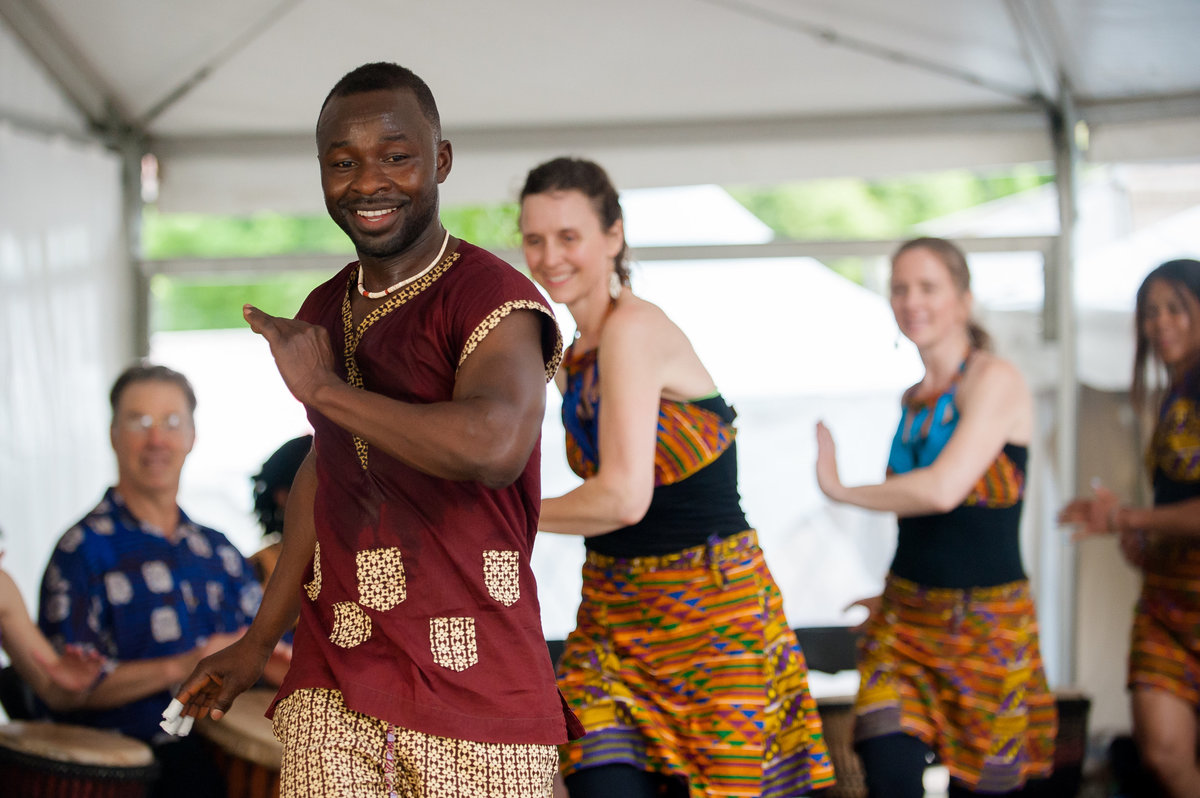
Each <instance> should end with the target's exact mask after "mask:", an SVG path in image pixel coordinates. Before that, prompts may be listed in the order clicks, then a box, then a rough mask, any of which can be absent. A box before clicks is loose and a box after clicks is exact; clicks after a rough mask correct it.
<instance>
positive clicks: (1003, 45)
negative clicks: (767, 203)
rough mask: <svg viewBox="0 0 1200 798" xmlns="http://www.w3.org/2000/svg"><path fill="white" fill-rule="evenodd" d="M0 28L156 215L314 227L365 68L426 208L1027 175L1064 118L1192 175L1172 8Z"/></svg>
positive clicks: (104, 11)
mask: <svg viewBox="0 0 1200 798" xmlns="http://www.w3.org/2000/svg"><path fill="white" fill-rule="evenodd" d="M0 19H2V20H4V21H6V22H7V26H8V28H9V29H10V30H11V35H0V54H2V53H3V52H4V51H5V50H7V49H8V48H11V47H13V46H14V44H15V42H16V41H18V40H19V41H21V42H23V44H24V47H26V48H27V49H28V51H29V52H30V53H32V55H33V57H34V60H36V61H38V62H40V63H41V64H42V65H43V67H44V68H45V71H46V73H47V74H48V75H49V77H50V79H51V80H52V81H53V82H55V83H57V84H59V85H60V86H61V87H62V88H63V89H64V91H65V94H66V96H67V97H68V98H70V100H71V103H72V104H73V105H74V106H75V107H76V108H77V109H79V110H80V111H82V113H83V115H84V117H85V118H86V120H88V123H90V125H91V126H92V127H94V128H97V129H106V130H108V131H109V133H111V134H114V137H115V138H116V139H118V140H121V139H122V138H128V137H130V136H133V137H138V136H144V137H145V140H146V142H147V146H148V147H149V149H150V150H151V151H153V152H154V153H156V154H157V155H158V156H159V158H160V160H161V163H162V195H161V200H160V202H161V205H162V207H163V208H164V209H166V210H205V211H214V212H224V213H229V212H248V211H255V210H260V209H274V210H280V211H314V212H319V210H320V206H319V204H318V201H319V197H318V192H316V191H315V190H314V180H315V170H314V168H313V145H312V130H313V125H314V122H315V117H316V112H317V109H318V107H319V105H320V103H321V100H322V98H323V97H324V94H325V92H326V91H327V90H328V89H329V87H330V86H331V85H332V84H333V82H334V81H335V80H336V79H337V78H338V77H340V76H341V75H342V74H343V73H344V72H346V71H347V70H349V69H351V68H353V67H355V66H357V65H358V64H361V63H364V62H366V61H371V60H391V61H397V62H399V63H402V64H405V65H407V66H410V67H412V68H413V69H414V70H415V71H416V72H417V73H418V74H420V75H422V76H423V77H424V78H425V79H426V80H427V81H428V82H429V83H430V85H431V86H432V88H433V90H434V93H435V95H436V96H437V98H438V101H439V104H440V107H441V112H442V117H443V120H444V125H445V130H446V134H447V136H448V137H449V138H450V139H451V140H452V141H453V142H454V144H455V147H456V155H457V165H456V168H455V174H454V175H453V176H452V177H451V179H450V180H449V181H448V183H447V184H446V187H445V192H446V194H445V196H446V200H447V201H449V202H456V201H479V200H486V201H494V200H497V199H508V198H511V196H512V194H513V192H514V190H515V187H516V181H517V180H518V179H519V177H520V176H521V175H522V174H523V173H524V170H526V169H528V168H529V166H530V165H531V164H533V163H534V162H536V161H537V160H539V159H542V158H545V157H548V156H553V155H556V154H560V153H562V152H573V153H583V154H587V155H589V156H591V157H595V158H597V159H598V160H600V161H602V162H603V163H605V164H606V165H607V166H608V167H609V168H610V170H611V171H612V172H613V174H614V177H615V178H616V180H617V182H618V183H619V184H620V185H622V186H623V187H636V186H653V185H684V184H695V183H725V184H730V183H744V182H776V181H782V180H795V179H801V178H807V177H813V176H830V175H848V174H854V175H864V174H866V175H872V174H887V173H896V172H910V171H918V170H925V169H936V168H946V167H957V166H972V167H978V166H987V165H995V164H1006V163H1013V162H1028V161H1046V160H1050V159H1051V158H1052V156H1053V146H1052V140H1051V136H1050V135H1049V131H1050V128H1051V127H1052V125H1053V120H1054V119H1055V118H1057V116H1059V115H1061V114H1062V113H1063V112H1064V111H1065V112H1068V118H1069V113H1070V112H1074V113H1076V114H1078V115H1079V117H1080V118H1082V119H1083V120H1085V121H1087V122H1088V123H1089V124H1090V126H1091V136H1090V141H1091V146H1092V152H1093V154H1094V156H1095V157H1097V158H1098V159H1100V160H1120V159H1127V158H1164V157H1195V156H1198V155H1200V48H1196V47H1195V41H1196V38H1197V34H1200V4H1197V3H1196V2H1194V0H1090V1H1089V2H1081V1H1080V0H977V1H976V2H969V3H964V2H961V1H960V0H910V1H909V2H905V3H892V2H887V0H837V2H832V1H831V0H803V2H797V1H796V0H657V2H653V3H646V2H638V1H637V0H610V2H606V3H561V2H555V1H554V0H514V2H510V3H504V4H500V5H496V4H491V3H482V2H478V0H443V2H438V3H417V2H398V1H397V0H338V2H333V0H210V2H205V3H185V2H180V1H178V0H167V1H165V2H158V3H145V2H141V0H0ZM8 60H11V59H4V61H6V62H7V61H8ZM5 65H6V66H7V63H6V64H5ZM7 75H12V77H11V78H9V77H7ZM25 79H26V76H25V75H21V74H13V73H11V72H8V71H6V78H5V79H4V80H3V81H2V83H3V84H4V85H3V86H2V87H0V118H2V117H8V118H9V119H15V120H19V121H21V122H22V123H24V124H27V125H35V126H41V127H43V128H48V129H54V128H60V129H62V128H65V129H74V130H76V131H77V132H78V130H79V125H78V123H77V122H75V121H73V120H72V119H71V114H68V113H65V112H64V109H63V108H61V107H58V108H47V107H45V104H44V103H38V104H36V105H35V106H30V104H28V103H26V102H24V99H25V97H24V94H23V92H22V87H21V84H22V83H23V82H24V80H25Z"/></svg>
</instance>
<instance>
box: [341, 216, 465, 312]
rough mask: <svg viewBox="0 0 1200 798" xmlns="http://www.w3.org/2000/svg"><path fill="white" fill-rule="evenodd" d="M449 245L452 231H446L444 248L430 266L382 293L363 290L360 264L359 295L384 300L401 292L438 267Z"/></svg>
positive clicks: (443, 242)
mask: <svg viewBox="0 0 1200 798" xmlns="http://www.w3.org/2000/svg"><path fill="white" fill-rule="evenodd" d="M448 243H450V231H449V230H447V231H446V237H445V238H443V239H442V248H441V249H439V250H438V254H437V255H436V256H435V257H434V259H433V260H432V261H430V263H429V265H428V266H426V267H425V268H424V269H421V271H419V272H417V273H416V274H414V275H413V276H412V277H405V278H404V279H403V280H401V281H400V282H398V283H396V284H395V285H393V286H389V287H388V288H385V289H383V290H382V291H368V290H367V289H365V288H363V267H362V264H361V263H360V264H358V293H360V294H362V295H363V296H365V297H366V298H367V299H383V298H384V297H385V296H387V295H388V294H390V293H392V292H394V291H399V290H400V289H401V288H403V287H404V286H406V285H408V284H409V283H411V282H412V281H414V280H418V279H420V278H422V277H424V276H425V275H426V274H428V273H429V270H430V269H432V268H433V267H434V266H437V264H438V261H440V260H441V259H442V255H444V254H446V245H447V244H448Z"/></svg>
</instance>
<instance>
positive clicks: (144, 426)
mask: <svg viewBox="0 0 1200 798" xmlns="http://www.w3.org/2000/svg"><path fill="white" fill-rule="evenodd" d="M110 435H111V437H112V446H113V451H114V452H116V455H117V480H118V484H119V485H120V486H121V487H122V488H124V489H125V490H129V491H136V492H139V493H154V492H159V491H163V490H171V491H173V492H174V491H176V490H178V487H179V474H180V472H181V471H182V470H183V461H184V460H185V459H186V458H187V456H188V453H189V452H190V451H191V450H192V444H194V443H195V441H196V432H195V428H194V427H193V425H192V413H191V410H190V409H189V408H188V401H187V396H186V395H185V394H184V392H183V389H182V388H180V387H179V386H178V385H176V384H175V383H173V382H164V381H162V380H145V381H143V382H134V383H130V384H129V385H128V386H127V387H126V388H125V390H124V391H123V392H122V393H121V397H120V398H119V399H118V400H117V408H116V411H115V413H114V415H113V424H112V429H111V431H110Z"/></svg>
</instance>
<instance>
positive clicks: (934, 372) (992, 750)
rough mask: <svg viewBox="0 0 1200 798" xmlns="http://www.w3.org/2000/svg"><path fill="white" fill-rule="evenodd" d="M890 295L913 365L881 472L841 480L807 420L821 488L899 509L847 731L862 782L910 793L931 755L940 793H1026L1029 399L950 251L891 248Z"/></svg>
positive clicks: (915, 243) (1035, 649)
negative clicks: (1023, 526)
mask: <svg viewBox="0 0 1200 798" xmlns="http://www.w3.org/2000/svg"><path fill="white" fill-rule="evenodd" d="M890 293H891V302H892V312H893V313H894V314H895V316H896V324H897V326H899V328H900V332H901V333H903V334H904V336H905V337H906V338H908V339H909V340H910V341H912V342H913V343H914V344H916V347H917V350H918V352H919V353H920V355H921V361H922V363H923V364H924V366H925V374H924V376H923V377H922V379H921V381H920V382H918V383H917V384H916V385H914V386H912V388H910V389H909V390H908V391H907V392H906V393H905V394H904V397H903V399H902V415H901V418H900V425H899V429H898V430H897V432H896V435H895V437H894V438H893V442H892V451H891V455H890V456H889V458H888V468H887V476H886V478H885V479H884V481H883V482H881V483H878V484H867V485H856V486H846V485H844V484H843V483H842V480H841V478H840V476H839V474H838V462H837V452H836V449H835V448H834V443H833V436H832V435H831V433H830V431H829V430H828V429H827V428H826V427H825V425H824V424H818V425H817V447H818V454H817V482H818V484H819V485H820V486H821V490H822V491H824V493H825V495H827V496H828V497H829V498H830V499H832V500H834V501H837V502H844V503H847V504H853V505H856V506H858V507H862V508H864V509H867V510H875V511H877V512H890V513H895V514H896V515H897V516H898V517H899V536H898V540H897V544H896V553H895V556H894V558H893V559H892V564H891V567H890V569H889V572H888V575H887V579H886V581H885V583H884V588H883V596H882V598H881V599H880V600H879V601H878V602H872V605H873V606H872V613H871V617H870V618H869V619H868V620H867V623H866V627H865V630H864V631H865V639H864V640H863V643H862V645H861V647H860V649H859V663H858V669H859V675H860V684H859V689H858V697H857V700H856V702H855V712H856V724H855V735H854V736H855V742H856V747H857V750H858V753H859V756H860V757H861V758H862V761H863V768H864V770H865V773H866V778H867V787H868V790H869V791H870V794H871V797H872V798H920V797H921V796H922V795H924V793H925V790H924V787H923V784H922V776H923V772H924V770H925V766H926V763H927V761H929V758H930V757H929V755H930V753H936V754H937V756H938V758H939V759H940V760H941V762H942V764H944V765H945V766H946V768H947V769H948V770H949V772H950V778H951V781H950V787H949V794H950V796H951V798H954V796H961V795H975V794H1009V793H1012V792H1014V791H1017V790H1021V789H1023V788H1024V789H1026V790H1028V792H1027V793H1025V794H1033V793H1034V791H1035V790H1037V789H1040V788H1042V787H1043V786H1044V785H1039V786H1037V787H1035V786H1032V785H1034V784H1035V783H1036V782H1038V781H1040V780H1042V779H1044V778H1045V777H1047V776H1049V775H1050V773H1051V769H1052V767H1053V755H1054V738H1055V731H1056V726H1057V724H1056V717H1057V716H1056V714H1055V706H1054V698H1053V696H1052V695H1051V694H1050V691H1049V689H1048V686H1047V683H1046V675H1045V673H1044V670H1043V666H1042V657H1041V651H1040V647H1039V643H1038V625H1037V618H1036V615H1035V613H1034V605H1033V595H1032V592H1031V589H1030V585H1029V580H1028V578H1027V577H1026V575H1025V568H1024V564H1023V562H1022V558H1021V550H1020V536H1019V525H1020V519H1021V509H1022V506H1023V501H1024V496H1025V473H1026V472H1025V466H1026V460H1027V457H1028V453H1029V449H1028V447H1029V442H1030V439H1031V437H1032V435H1033V422H1034V414H1033V398H1032V396H1031V394H1030V391H1029V388H1028V387H1027V385H1026V383H1025V379H1024V378H1023V377H1022V375H1021V373H1020V372H1019V371H1018V370H1017V368H1016V367H1015V366H1014V365H1013V364H1012V363H1010V362H1009V361H1007V360H1004V359H1002V358H999V357H997V356H996V355H995V354H993V353H992V352H991V351H989V350H990V349H991V345H990V343H991V342H990V338H989V336H988V335H987V333H986V332H985V331H984V330H983V329H982V328H981V327H980V326H979V325H978V324H977V323H976V322H975V321H974V320H973V317H972V309H973V297H972V295H971V275H970V272H969V271H968V268H967V260H966V257H965V255H964V254H963V252H962V251H961V250H960V249H959V248H958V247H957V246H956V245H954V244H952V243H951V242H949V241H946V240H944V239H940V238H918V239H914V240H912V241H908V242H906V243H904V244H903V245H901V246H900V248H899V249H898V250H897V251H896V253H895V255H893V256H892V273H891V281H890Z"/></svg>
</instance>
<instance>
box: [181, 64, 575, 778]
mask: <svg viewBox="0 0 1200 798" xmlns="http://www.w3.org/2000/svg"><path fill="white" fill-rule="evenodd" d="M317 148H318V156H319V159H320V167H321V184H322V187H323V188H324V192H325V204H326V207H327V209H328V210H329V213H330V215H331V216H332V217H333V219H334V221H335V222H337V223H338V225H339V226H341V228H342V229H343V230H345V231H346V234H347V235H349V236H350V238H351V240H353V242H354V245H355V248H356V250H357V252H358V256H359V259H358V261H357V262H355V263H352V264H350V265H348V266H347V267H345V268H344V269H342V270H341V272H339V273H338V274H337V275H335V276H334V277H333V278H332V279H330V280H329V281H328V282H326V283H324V284H323V285H321V286H319V287H318V288H316V289H315V290H314V291H313V292H312V293H311V294H310V295H309V297H308V299H307V300H306V301H305V302H304V305H303V306H302V307H301V309H300V312H299V313H298V314H297V317H296V319H294V320H293V319H280V318H274V317H272V316H269V315H267V314H265V313H263V312H261V311H259V310H257V309H255V308H252V307H249V306H248V307H247V308H246V311H245V315H246V318H247V320H248V321H249V323H250V326H251V327H252V328H253V329H254V330H255V331H256V332H258V333H261V334H262V335H263V336H264V337H265V338H266V339H267V341H268V342H269V344H270V347H271V352H272V354H273V355H274V357H275V360H276V364H277V365H278V367H279V371H280V374H281V375H282V376H283V378H284V381H285V382H286V383H287V385H288V388H289V389H290V390H291V391H292V393H293V394H294V395H295V396H296V398H298V399H299V400H300V401H301V402H303V403H304V404H305V406H306V407H307V409H308V414H309V419H310V421H311V422H312V425H313V428H314V430H315V432H316V436H315V443H314V446H313V451H312V453H310V455H309V457H308V459H307V460H306V461H305V463H304V465H303V466H302V467H301V469H300V472H299V474H298V475H297V477H296V481H295V484H294V486H293V489H292V491H291V494H290V496H289V499H288V506H287V514H286V520H285V526H286V532H285V534H284V550H283V553H282V555H281V557H280V560H279V564H278V566H277V568H276V570H275V573H274V575H273V576H272V579H271V582H270V583H269V585H268V587H267V591H266V596H265V597H264V600H263V605H262V609H261V610H260V611H259V614H258V616H257V619H256V620H255V623H254V625H253V626H252V627H251V629H250V631H249V632H248V633H247V634H246V636H245V637H244V638H243V639H242V640H241V641H239V642H238V643H237V644H236V645H235V646H231V647H230V648H228V649H225V650H224V651H222V652H220V653H218V654H217V655H214V656H213V657H210V658H209V659H207V660H205V661H203V662H201V663H200V665H199V666H198V667H197V669H196V671H195V672H194V673H193V675H192V677H191V678H190V679H189V680H188V681H187V683H186V684H185V685H184V688H183V689H182V690H181V691H180V695H179V697H180V699H181V700H182V701H183V702H184V704H185V706H186V708H185V713H187V714H200V715H203V714H205V713H207V712H209V711H211V712H212V713H213V714H214V715H215V716H219V715H220V714H221V713H222V712H223V711H224V710H225V709H227V708H228V706H229V704H230V703H231V702H232V700H233V698H234V697H235V696H236V695H237V694H238V693H239V692H241V691H242V690H243V689H245V688H246V687H247V686H249V685H250V684H252V683H253V682H254V681H255V679H257V677H258V675H259V672H260V670H261V667H262V663H263V662H264V661H265V659H266V656H267V654H269V652H270V650H271V647H272V646H273V645H274V642H275V640H277V639H278V637H279V635H280V634H281V633H282V632H283V630H284V629H286V628H287V626H288V624H289V623H290V622H291V619H292V618H294V617H295V614H296V613H297V611H298V612H299V625H298V628H297V632H296V642H295V650H294V653H293V660H292V667H291V670H290V672H289V673H288V676H287V679H286V680H285V682H284V684H283V687H282V688H281V689H280V691H279V695H278V697H277V699H276V702H277V703H276V704H275V705H274V707H273V713H274V722H275V730H276V735H277V736H278V737H279V738H280V740H281V741H282V742H283V744H284V769H283V795H284V796H285V798H286V796H289V795H293V796H299V795H322V796H342V795H346V796H349V795H355V796H357V795H387V794H389V793H391V794H399V795H411V796H422V797H424V798H440V797H441V796H501V795H529V796H549V795H550V792H551V780H552V777H553V774H554V771H555V770H556V768H557V761H558V760H557V752H556V749H555V747H554V746H555V745H556V744H557V743H561V742H565V741H566V739H567V736H568V728H569V727H570V729H571V731H572V732H573V733H574V732H577V730H578V725H577V721H575V718H574V716H572V715H571V714H570V712H569V711H566V710H564V708H563V704H562V702H561V699H560V697H559V696H558V694H557V691H556V689H555V686H554V675H553V671H552V668H551V663H550V659H549V656H548V654H547V650H546V646H545V643H544V641H543V639H542V633H541V626H540V613H539V611H538V603H537V592H536V586H535V584H534V579H533V574H532V571H531V570H530V567H529V557H530V553H531V550H532V547H533V540H534V536H535V534H536V531H537V521H538V506H539V501H540V497H541V491H540V479H539V465H540V462H539V461H540V457H539V435H540V430H541V420H542V414H543V410H544V402H545V383H546V381H547V380H548V379H549V378H551V377H552V376H553V374H554V371H555V369H556V368H557V366H558V362H559V358H560V355H561V339H560V337H559V333H558V328H557V326H556V325H555V323H554V320H553V317H552V315H551V312H550V310H549V308H548V307H547V306H546V304H545V302H544V301H543V299H542V298H541V295H540V294H539V293H538V292H537V290H536V289H535V288H534V286H533V284H532V283H531V282H530V281H529V280H528V279H526V278H525V277H524V276H523V275H521V274H520V273H519V272H517V271H516V270H514V269H513V268H512V267H511V266H509V265H508V264H506V263H504V262H503V261H501V260H499V259H497V258H496V257H494V256H493V255H491V254H489V253H487V252H485V251H483V250H481V249H479V248H478V247H475V246H472V245H471V244H469V243H467V242H465V241H462V240H459V239H455V238H453V237H452V236H450V235H449V233H448V232H447V231H446V230H445V229H444V228H443V227H442V224H441V221H440V219H439V216H438V185H439V184H440V183H441V182H442V181H443V180H445V179H446V176H447V175H448V174H449V173H450V166H451V161H452V151H451V147H450V142H448V141H445V140H443V139H442V137H441V125H440V122H439V119H438V114H437V107H436V105H435V103H434V99H433V96H432V94H431V93H430V91H429V88H428V87H427V86H426V85H425V83H424V82H423V81H421V79H420V78H418V77H417V76H416V75H414V74H413V73H412V72H410V71H409V70H407V69H404V68H403V67H398V66H396V65H394V64H368V65H366V66H363V67H360V68H359V69H356V70H354V71H353V72H351V73H349V74H347V75H346V76H345V77H343V78H342V79H341V81H339V82H338V84H337V85H336V86H335V87H334V88H333V90H332V91H331V92H330V94H329V97H328V98H327V99H326V101H325V105H324V106H323V108H322V110H321V114H320V117H319V120H318V122H317Z"/></svg>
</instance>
